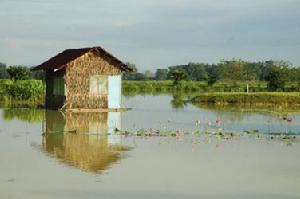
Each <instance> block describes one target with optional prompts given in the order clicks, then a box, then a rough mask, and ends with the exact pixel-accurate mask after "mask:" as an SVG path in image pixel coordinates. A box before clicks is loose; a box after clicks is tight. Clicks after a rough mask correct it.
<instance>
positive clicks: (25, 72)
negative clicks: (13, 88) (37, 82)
mask: <svg viewBox="0 0 300 199" xmlns="http://www.w3.org/2000/svg"><path fill="white" fill-rule="evenodd" d="M7 73H8V74H9V77H10V79H12V80H26V79H29V78H30V71H29V68H27V67H25V66H10V67H9V68H8V69H7Z"/></svg>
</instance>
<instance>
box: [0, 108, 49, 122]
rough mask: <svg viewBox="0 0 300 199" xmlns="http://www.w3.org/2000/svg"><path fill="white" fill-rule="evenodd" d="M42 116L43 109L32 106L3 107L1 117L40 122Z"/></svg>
mask: <svg viewBox="0 0 300 199" xmlns="http://www.w3.org/2000/svg"><path fill="white" fill-rule="evenodd" d="M43 118H44V110H42V109H34V108H5V109H3V119H4V120H8V121H9V120H13V119H18V120H21V121H26V122H29V123H33V122H41V121H42V120H43Z"/></svg>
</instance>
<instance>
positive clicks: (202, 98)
mask: <svg viewBox="0 0 300 199" xmlns="http://www.w3.org/2000/svg"><path fill="white" fill-rule="evenodd" d="M192 103H193V104H195V105H197V104H201V103H212V104H217V105H226V104H249V105H281V106H300V93H298V92H294V93H283V92H258V93H239V92H219V93H203V94H201V95H199V96H197V97H195V98H193V99H192Z"/></svg>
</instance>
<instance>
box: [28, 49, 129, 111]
mask: <svg viewBox="0 0 300 199" xmlns="http://www.w3.org/2000/svg"><path fill="white" fill-rule="evenodd" d="M32 70H44V71H45V74H46V78H45V79H46V101H45V106H46V108H49V109H60V108H65V109H119V108H121V96H122V94H121V86H122V85H121V83H122V73H123V72H125V71H130V68H128V66H127V65H126V64H125V63H123V62H122V61H120V60H119V59H118V58H116V57H115V56H113V55H112V54H110V53H109V52H107V51H106V50H105V49H103V48H101V47H91V48H81V49H67V50H65V51H63V52H61V53H59V54H58V55H56V56H54V57H52V58H51V59H49V60H48V61H46V62H44V63H42V64H40V65H38V66H36V67H34V68H33V69H32Z"/></svg>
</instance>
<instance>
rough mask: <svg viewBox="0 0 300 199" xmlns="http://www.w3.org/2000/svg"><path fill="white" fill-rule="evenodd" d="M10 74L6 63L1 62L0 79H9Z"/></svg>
mask: <svg viewBox="0 0 300 199" xmlns="http://www.w3.org/2000/svg"><path fill="white" fill-rule="evenodd" d="M7 78H9V75H8V73H7V71H6V64H4V63H1V62H0V79H7Z"/></svg>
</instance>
